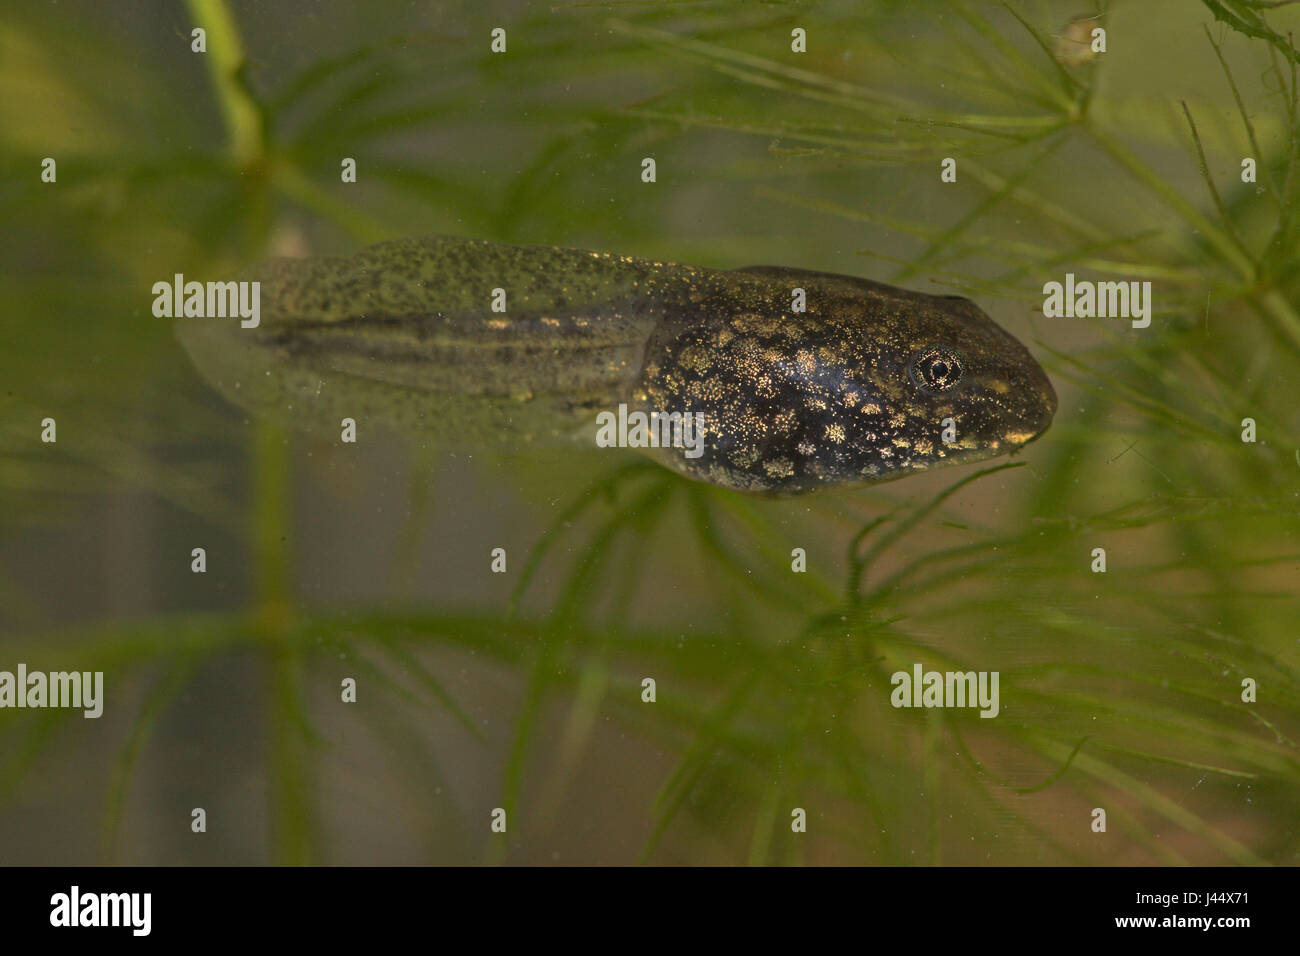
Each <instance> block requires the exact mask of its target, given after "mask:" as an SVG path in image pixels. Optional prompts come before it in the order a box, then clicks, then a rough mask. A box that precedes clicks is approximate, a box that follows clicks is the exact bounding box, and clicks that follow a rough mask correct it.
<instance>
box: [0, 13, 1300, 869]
mask: <svg viewBox="0 0 1300 956" xmlns="http://www.w3.org/2000/svg"><path fill="white" fill-rule="evenodd" d="M1084 6H1086V4H1084V5H1082V6H1081V5H1079V4H1077V3H1076V2H1074V0H1071V2H1069V3H1058V2H1034V0H1027V2H1018V3H1015V4H1013V7H1014V10H1015V13H1016V14H1018V17H1017V16H1013V15H1012V14H1011V13H1008V11H1007V10H1006V9H1005V8H1003V7H1002V6H1001V5H993V4H986V3H981V2H974V0H972V2H970V3H969V4H967V3H923V4H918V3H890V2H880V3H842V4H826V5H821V6H816V7H807V6H803V5H783V4H727V3H699V4H664V5H650V4H640V3H629V4H621V3H612V4H559V5H555V6H552V5H549V4H548V5H531V4H523V3H508V4H503V3H464V4H444V3H395V2H394V3H374V4H370V3H367V4H348V3H342V2H324V3H302V4H262V3H238V2H230V3H229V4H225V3H221V2H205V0H193V2H191V3H189V4H182V3H162V2H158V3H145V2H132V3H119V4H111V5H110V4H101V3H91V2H84V3H69V2H61V3H57V4H54V3H44V2H40V3H26V4H10V5H8V7H6V9H5V11H4V13H3V14H0V160H2V162H3V177H0V183H2V185H0V209H2V211H3V212H2V214H3V223H4V228H3V229H2V230H0V262H3V269H2V271H0V282H2V283H3V285H2V286H0V301H2V302H3V309H2V310H0V315H2V316H3V318H0V329H2V330H3V340H2V342H3V344H2V345H0V670H13V669H15V668H16V665H17V664H18V663H19V662H20V661H21V662H25V663H26V664H27V666H28V667H29V668H30V669H46V670H57V669H65V668H75V669H77V670H102V671H104V674H105V683H106V702H105V713H104V716H103V717H102V718H101V719H99V720H97V721H96V720H85V719H82V717H81V716H80V712H71V713H70V712H67V711H54V710H45V711H39V712H33V711H28V710H23V711H18V710H0V801H2V802H0V862H3V863H6V864H40V863H91V862H115V863H267V862H325V863H354V864H355V863H429V862H434V863H466V862H510V863H555V862H558V863H561V864H571V863H597V862H600V863H631V862H635V861H638V860H647V861H652V862H657V863H696V864H701V863H743V862H752V863H864V862H866V863H891V864H900V863H902V864H906V863H934V862H939V863H967V864H972V863H973V864H979V863H993V864H1010V863H1052V864H1059V863H1094V864H1128V863H1163V862H1189V863H1260V862H1272V863H1295V862H1297V847H1298V845H1300V843H1298V840H1300V828H1298V825H1297V821H1298V819H1300V815H1298V814H1297V809H1298V808H1300V799H1297V783H1300V762H1298V759H1297V758H1298V756H1300V754H1298V753H1297V740H1300V690H1298V688H1297V681H1296V675H1297V664H1298V663H1300V660H1298V658H1300V648H1298V647H1297V640H1298V638H1300V631H1297V621H1300V614H1297V611H1298V610H1300V606H1298V605H1300V602H1298V601H1297V592H1298V590H1300V540H1297V532H1298V531H1300V497H1298V494H1297V491H1298V489H1300V452H1298V451H1297V449H1300V411H1298V410H1297V406H1298V404H1300V403H1298V401H1297V399H1300V377H1298V376H1297V367H1298V359H1300V310H1298V307H1297V281H1296V275H1297V270H1296V268H1295V263H1296V244H1297V241H1298V240H1300V231H1297V226H1296V218H1295V214H1296V205H1295V197H1296V191H1297V190H1300V175H1296V174H1294V173H1293V170H1292V167H1293V165H1294V163H1295V162H1296V159H1297V150H1296V148H1295V147H1296V131H1297V125H1296V119H1295V114H1296V110H1295V99H1296V97H1295V90H1296V85H1295V83H1296V81H1295V74H1294V69H1295V68H1294V63H1295V60H1296V57H1295V56H1294V52H1293V51H1292V50H1291V49H1290V47H1289V46H1288V44H1287V39H1286V34H1287V31H1288V30H1292V29H1295V28H1296V27H1298V26H1300V13H1298V12H1296V11H1293V10H1290V9H1287V8H1282V9H1278V10H1274V11H1268V13H1267V14H1266V17H1264V18H1261V14H1259V13H1256V12H1252V11H1251V10H1250V9H1249V8H1248V7H1247V6H1246V5H1244V4H1237V3H1227V4H1224V9H1226V10H1228V11H1230V12H1231V13H1232V15H1233V17H1236V18H1237V19H1235V21H1234V22H1228V23H1225V22H1215V21H1214V19H1213V17H1212V16H1211V13H1210V11H1209V9H1208V8H1206V7H1205V6H1203V5H1201V4H1197V3H1192V2H1172V0H1171V2H1143V3H1141V4H1137V3H1117V4H1115V5H1114V6H1113V8H1112V9H1109V10H1107V11H1106V12H1105V15H1104V16H1103V17H1102V18H1101V19H1100V20H1099V21H1097V22H1098V23H1100V24H1101V25H1102V26H1103V27H1104V29H1105V31H1106V43H1107V50H1106V52H1105V53H1103V54H1099V55H1096V56H1093V57H1089V56H1088V55H1087V53H1086V51H1080V50H1079V49H1078V48H1077V47H1074V48H1070V47H1065V46H1062V45H1061V44H1062V43H1064V42H1068V36H1074V35H1076V31H1069V30H1067V29H1066V25H1067V23H1069V21H1070V20H1071V19H1072V18H1074V17H1077V16H1079V15H1081V14H1085V13H1095V12H1097V11H1096V10H1085V9H1083V7H1084ZM1230 19H1231V18H1230ZM196 26H202V27H203V28H204V29H205V30H206V42H207V52H206V53H205V54H197V53H194V52H192V51H191V42H192V39H191V31H192V30H193V29H194V28H195V27H196ZM495 27H503V28H504V29H505V30H506V34H507V50H506V52H505V53H503V54H493V53H491V52H490V43H491V31H492V29H493V28H495ZM1207 27H1208V32H1207V29H1206V28H1207ZM796 28H800V29H803V30H805V31H806V36H807V52H805V53H795V52H792V50H791V32H792V30H794V29H796ZM1247 32H1249V33H1254V34H1258V36H1255V37H1250V36H1247V35H1246V34H1247ZM1067 34H1068V36H1067ZM1063 36H1066V40H1063V39H1062V37H1063ZM1220 57H1221V58H1222V62H1221V59H1220ZM1225 66H1226V68H1227V70H1228V73H1225ZM1229 75H1230V76H1231V80H1229ZM1234 87H1235V88H1234ZM1180 101H1182V102H1180ZM1183 102H1185V104H1186V108H1187V111H1188V113H1190V116H1191V118H1192V120H1193V121H1194V123H1195V135H1193V132H1192V127H1191V126H1189V123H1188V116H1187V115H1186V114H1185V113H1184V108H1183V105H1182V103H1183ZM1243 111H1244V116H1245V117H1246V119H1243ZM646 156H653V157H654V158H655V159H656V163H657V182H655V183H653V184H647V183H643V182H642V181H641V177H640V173H641V160H642V158H643V157H646ZM1202 156H1203V157H1204V159H1202ZM47 157H49V158H53V159H54V160H55V161H56V164H57V167H56V168H57V181H56V182H53V183H47V182H42V180H41V170H42V160H44V159H45V158H47ZM344 157H352V158H355V159H356V161H357V168H358V182H357V183H356V184H343V183H341V182H340V162H341V160H342V159H343V158H344ZM944 157H955V158H956V159H957V160H958V177H957V181H956V182H955V183H941V182H940V177H939V168H940V161H941V160H942V159H943V158H944ZM1245 157H1252V158H1254V159H1256V161H1257V164H1258V176H1257V181H1256V182H1254V183H1243V182H1242V178H1241V171H1242V159H1243V158H1245ZM1203 167H1204V172H1205V173H1208V182H1207V179H1206V177H1205V175H1204V174H1203ZM1211 183H1212V184H1213V189H1211V187H1210V184H1211ZM436 233H444V234H454V235H463V236H472V237H477V238H487V239H496V240H501V241H510V242H521V243H538V244H554V245H566V246H575V247H580V248H591V249H600V250H607V251H611V252H616V253H622V254H629V255H639V256H646V257H658V258H668V259H673V260H677V261H683V262H689V263H693V264H697V265H702V266H710V267H717V268H731V267H739V266H745V265H752V264H758V263H770V264H777V265H787V266H798V267H804V268H812V269H819V270H825V271H834V272H844V273H849V274H854V275H861V276H865V277H868V278H873V279H878V280H883V281H889V282H894V283H896V284H901V285H906V286H909V287H912V288H916V289H919V290H922V291H932V292H942V293H960V294H964V295H968V296H970V297H971V298H973V299H975V300H976V301H977V302H978V303H979V304H980V305H981V306H982V307H983V308H984V309H985V310H986V311H988V312H989V314H990V315H992V316H993V317H994V319H996V320H997V321H998V322H999V323H1000V324H1001V325H1003V326H1004V327H1005V328H1006V329H1008V330H1009V331H1011V332H1012V333H1013V334H1015V335H1016V336H1017V337H1018V338H1020V339H1021V340H1022V341H1024V342H1025V343H1026V344H1027V345H1028V346H1029V348H1030V350H1031V351H1032V352H1033V353H1034V354H1035V356H1036V357H1037V358H1038V359H1039V360H1040V361H1041V362H1042V363H1043V364H1044V366H1045V367H1046V368H1047V370H1048V372H1049V375H1050V376H1051V377H1052V379H1053V382H1054V383H1055V385H1056V388H1057V391H1058V393H1059V394H1060V397H1061V407H1060V411H1059V412H1058V414H1057V416H1056V421H1055V424H1054V425H1053V426H1052V428H1051V430H1050V431H1049V432H1048V433H1047V434H1046V435H1045V436H1044V437H1043V438H1042V439H1040V440H1039V441H1037V442H1035V443H1034V444H1032V445H1031V446H1029V447H1028V448H1027V449H1026V450H1025V452H1024V453H1023V454H1021V455H1019V456H1017V457H1016V458H1015V459H1014V460H1013V462H1012V463H1014V464H1016V465H1018V466H1019V467H1014V468H1009V469H1004V470H998V471H992V472H989V473H987V474H981V475H979V476H978V477H975V476H976V475H977V473H979V472H981V470H982V469H981V468H980V467H979V466H972V467H966V468H958V469H950V470H940V471H937V472H933V473H930V474H925V475H919V476H915V477H909V478H907V479H905V480H903V481H901V482H897V483H894V484H886V485H882V486H878V487H875V488H864V489H858V490H852V491H841V492H835V493H827V494H822V495H815V496H810V497H804V498H796V499H785V500H766V499H756V498H748V497H744V496H740V495H737V494H734V493H731V492H726V491H722V490H719V489H713V488H709V487H706V486H703V485H696V484H691V483H689V482H686V481H685V480H683V479H680V478H678V477H676V476H674V475H671V474H669V473H668V472H667V471H663V470H659V469H658V468H657V467H656V466H654V465H652V464H650V463H648V462H645V461H643V459H641V458H639V457H638V456H637V455H636V454H635V453H634V452H629V451H619V450H600V449H595V448H571V449H528V448H519V449H510V448H506V449H501V448H497V449H492V448H481V447H472V446H470V445H468V444H467V445H465V446H456V445H449V444H447V443H443V444H439V445H435V444H433V443H432V442H429V441H428V440H426V439H424V438H422V437H421V436H419V435H408V436H394V435H378V434H373V433H367V434H364V436H363V440H362V441H360V442H359V443H358V444H355V445H349V444H343V443H341V442H336V441H329V440H323V439H320V438H311V437H305V436H302V435H299V434H296V433H294V432H292V431H281V430H279V429H277V428H276V427H274V426H271V425H268V424H266V423H264V422H259V421H257V420H255V419H252V418H250V417H249V416H248V415H246V414H245V413H244V412H242V411H240V410H238V409H235V408H234V407H232V406H230V405H229V404H227V403H226V402H225V401H224V400H223V399H221V398H220V397H219V396H218V395H217V394H216V392H214V391H213V389H212V388H211V387H210V386H209V385H208V384H207V383H206V382H205V381H204V380H203V379H202V377H201V376H200V375H198V373H196V372H195V371H194V370H193V367H192V366H191V364H190V362H189V360H188V358H187V356H186V355H185V354H184V352H183V351H182V350H181V349H180V348H179V346H178V345H177V343H176V341H175V339H174V338H173V335H172V330H171V328H170V322H168V321H167V320H164V319H157V318H155V317H154V316H153V314H152V304H153V295H152V293H151V287H152V285H153V283H155V282H158V281H165V280H169V279H170V278H171V277H172V276H173V275H174V274H175V273H178V272H180V273H184V274H185V275H186V276H187V277H188V278H199V279H206V278H227V277H232V276H234V275H236V274H237V273H238V271H239V269H240V268H241V267H242V266H243V265H245V264H246V263H248V262H249V261H252V260H254V259H257V258H259V257H261V256H263V255H265V254H267V253H268V252H279V253H291V254H313V255H326V254H329V255H349V254H351V253H352V252H354V251H356V250H357V249H359V248H360V247H362V246H364V245H366V244H368V243H371V242H374V241H378V240H381V239H384V238H392V237H400V236H415V235H424V234H436ZM1067 272H1074V273H1076V274H1077V275H1079V276H1080V277H1084V276H1087V277H1090V278H1097V279H1115V280H1119V279H1124V280H1131V279H1137V280H1150V281H1152V283H1153V295H1154V301H1155V310H1154V319H1153V321H1152V324H1151V326H1150V327H1149V328H1147V329H1143V330H1135V329H1132V328H1130V327H1129V325H1128V323H1127V322H1122V321H1118V320H1103V319H1052V318H1045V317H1043V315H1042V314H1041V308H1042V300H1043V296H1042V285H1043V283H1044V282H1047V281H1063V280H1064V276H1065V273H1067ZM47 417H49V418H53V419H55V421H56V422H57V442H55V443H46V442H42V440H41V433H42V424H41V423H42V420H43V419H45V418H47ZM1245 418H1251V419H1253V420H1254V421H1255V423H1256V427H1257V440H1256V441H1255V442H1253V443H1246V442H1243V441H1242V430H1243V426H1242V420H1243V419H1245ZM1000 463H1003V462H991V463H989V464H990V465H997V464H1000ZM968 479H971V480H968ZM962 482H965V483H963V484H961V485H960V487H957V488H955V490H954V486H955V485H957V484H959V483H962ZM950 491H951V493H950V494H949V493H948V492H950ZM867 529H869V530H867ZM864 530H866V534H865V537H862V539H861V541H860V542H859V543H858V545H857V547H856V550H851V549H853V548H854V543H855V541H856V540H857V539H858V538H859V536H860V535H859V532H862V531H864ZM196 547H202V548H204V549H206V553H207V571H206V572H205V573H203V574H195V573H192V572H191V570H190V563H191V550H192V549H193V548H196ZM493 548H504V549H505V550H506V553H507V571H506V573H504V574H494V573H492V572H491V570H490V563H491V558H490V553H491V551H492V549H493ZM794 548H803V549H804V550H805V551H806V554H807V566H808V570H807V572H806V573H802V574H797V573H793V572H792V571H791V558H790V553H791V550H792V549H794ZM1096 548H1104V549H1105V551H1106V560H1107V566H1106V571H1105V573H1095V572H1094V571H1093V570H1092V566H1093V564H1094V557H1093V551H1094V549H1096ZM851 554H852V555H854V556H853V557H851ZM917 663H920V664H922V665H924V666H925V667H926V668H927V669H931V670H934V669H937V670H977V671H998V672H999V673H1000V678H1001V680H1000V691H1001V702H1000V703H1001V709H1000V713H999V716H998V717H997V718H996V719H993V720H981V719H980V718H979V716H978V712H976V711H973V710H942V709H931V710H924V709H919V710H902V709H895V708H893V707H891V706H890V703H889V696H890V691H891V689H892V688H891V685H890V675H891V674H892V673H893V672H895V671H898V670H908V671H910V670H911V668H912V666H913V665H914V664H917ZM646 677H651V678H654V680H655V682H656V700H655V702H653V703H646V702H643V701H642V681H643V679H644V678H646ZM346 678H354V679H355V680H356V681H357V684H358V693H357V700H356V702H355V703H344V702H342V701H341V700H340V684H341V681H343V680H344V679H346ZM1244 680H1250V681H1254V682H1255V684H1256V685H1257V690H1256V699H1255V700H1254V701H1253V702H1244V701H1243V700H1242V693H1243V681H1244ZM195 808H203V809H204V810H205V811H206V816H207V830H206V832H205V833H194V832H192V830H191V813H192V811H193V810H194V809H195ZM494 808H503V809H505V810H506V814H507V821H508V825H507V831H506V832H505V833H504V834H501V833H493V832H492V831H491V829H490V823H491V815H492V812H493V810H494ZM796 808H802V809H803V810H804V811H805V812H806V816H807V832H804V833H795V832H792V829H791V820H792V812H793V811H794V810H795V809H796ZM1094 808H1101V809H1104V810H1105V811H1106V819H1107V828H1106V832H1104V833H1098V832H1094V830H1093V820H1094Z"/></svg>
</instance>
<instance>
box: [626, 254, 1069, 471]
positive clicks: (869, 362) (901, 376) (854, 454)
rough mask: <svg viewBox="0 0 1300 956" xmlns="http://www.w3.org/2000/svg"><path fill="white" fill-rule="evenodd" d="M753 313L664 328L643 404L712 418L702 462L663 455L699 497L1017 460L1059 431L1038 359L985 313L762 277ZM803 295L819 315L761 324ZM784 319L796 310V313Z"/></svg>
mask: <svg viewBox="0 0 1300 956" xmlns="http://www.w3.org/2000/svg"><path fill="white" fill-rule="evenodd" d="M763 274H764V275H765V278H766V277H767V276H773V277H779V278H768V279H767V281H766V282H765V283H764V287H765V289H764V291H762V292H761V294H759V293H755V292H754V291H753V290H752V289H751V290H750V291H749V292H748V293H746V294H745V295H741V296H737V297H735V298H737V300H738V301H742V302H748V303H751V304H753V305H754V306H755V307H754V308H753V309H752V310H745V309H742V310H741V311H736V312H733V313H732V314H729V315H724V314H711V315H707V316H701V317H697V320H696V321H684V322H678V323H675V324H672V325H668V326H665V327H664V328H661V329H660V330H659V331H658V332H656V334H655V335H654V336H653V337H652V339H651V342H650V345H649V349H648V351H647V356H646V364H645V369H644V372H643V376H642V383H641V384H642V391H641V393H640V394H639V395H638V399H639V400H640V402H641V407H643V408H645V409H646V410H649V411H659V412H675V411H680V412H686V411H694V412H696V413H697V414H700V413H702V414H703V415H704V421H705V430H706V437H705V439H704V442H703V446H704V450H703V453H702V454H700V455H699V456H698V457H696V458H693V459H692V458H688V457H686V456H685V455H684V453H683V451H682V450H681V449H676V448H666V449H665V448H661V449H658V450H657V452H656V454H657V455H658V457H659V458H660V460H661V461H663V463H664V464H667V465H669V466H670V467H673V468H675V469H676V470H678V471H680V472H682V473H684V474H686V475H688V476H690V477H693V478H697V479H699V480H702V481H708V482H710V483H712V484H719V485H724V486H727V487H731V488H737V489H741V490H747V491H756V492H765V493H771V494H795V493H800V492H806V491H813V490H816V489H819V488H826V487H830V486H835V485H852V484H866V483H873V482H879V481H887V480H890V479H893V478H900V477H903V476H904V475H907V474H910V473H913V472H916V471H923V470H926V469H929V468H934V467H937V466H940V465H947V464H961V463H967V462H972V461H978V460H980V459H986V458H991V457H994V456H997V455H1002V454H1007V453H1009V452H1014V451H1016V450H1017V449H1019V448H1020V447H1021V446H1023V445H1025V444H1026V443H1028V442H1030V441H1032V440H1033V439H1034V438H1036V437H1037V436H1038V435H1040V434H1042V432H1043V431H1044V430H1045V429H1046V428H1047V427H1048V425H1050V424H1051V421H1052V416H1053V415H1054V414H1055V412H1056V404H1057V401H1056V393H1055V391H1054V390H1053V389H1052V385H1051V383H1050V382H1049V381H1048V379H1047V376H1046V374H1045V373H1044V372H1043V369H1042V368H1041V367H1040V366H1039V365H1038V363H1037V362H1036V361H1034V359H1033V357H1032V356H1031V355H1030V354H1029V352H1028V350H1027V349H1026V348H1025V347H1024V346H1023V345H1022V344H1021V343H1020V342H1019V341H1017V340H1016V339H1015V338H1014V337H1012V336H1011V335H1009V334H1008V333H1007V332H1004V331H1003V330H1002V329H1001V328H999V327H998V326H997V325H996V324H995V323H994V322H993V320H992V319H990V318H989V317H988V316H987V315H985V314H984V312H983V311H982V310H980V308H979V307H978V306H976V305H975V304H974V303H973V302H971V301H969V300H967V299H964V298H961V297H958V296H931V295H924V294H920V293H913V292H905V291H903V290H898V289H893V288H891V287H889V286H882V285H878V284H876V283H871V282H867V281H865V280H858V279H849V278H845V277H838V276H823V275H820V274H816V273H797V272H796V273H792V274H791V275H789V276H788V277H780V270H765V271H764V273H763ZM787 287H799V288H804V289H805V293H806V301H807V311H805V312H795V311H779V307H778V308H776V309H774V308H770V307H768V308H763V307H762V305H761V304H760V300H761V302H768V303H770V302H784V303H786V304H788V303H790V302H791V301H792V298H791V292H790V290H789V288H787ZM787 307H788V306H787Z"/></svg>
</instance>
